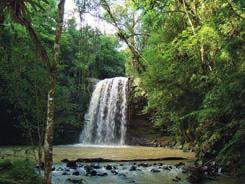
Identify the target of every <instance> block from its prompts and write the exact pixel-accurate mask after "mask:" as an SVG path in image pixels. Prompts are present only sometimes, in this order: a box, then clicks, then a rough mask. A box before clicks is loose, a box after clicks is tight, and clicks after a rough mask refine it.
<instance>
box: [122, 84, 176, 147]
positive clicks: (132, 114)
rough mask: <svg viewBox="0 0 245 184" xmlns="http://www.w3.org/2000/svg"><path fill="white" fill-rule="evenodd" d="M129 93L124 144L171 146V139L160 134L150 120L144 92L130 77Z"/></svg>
mask: <svg viewBox="0 0 245 184" xmlns="http://www.w3.org/2000/svg"><path fill="white" fill-rule="evenodd" d="M130 80H131V81H130V83H129V84H130V89H131V90H130V93H129V103H128V123H127V133H126V144H128V145H139V146H156V147H164V146H171V145H172V144H173V141H172V140H171V139H170V138H169V137H163V136H160V135H159V134H158V133H157V131H156V130H155V128H154V126H153V123H152V122H151V117H152V114H151V113H145V112H144V108H145V107H146V105H147V98H146V95H145V93H144V92H143V91H142V89H140V88H139V87H138V85H137V84H136V82H135V81H134V80H133V79H130Z"/></svg>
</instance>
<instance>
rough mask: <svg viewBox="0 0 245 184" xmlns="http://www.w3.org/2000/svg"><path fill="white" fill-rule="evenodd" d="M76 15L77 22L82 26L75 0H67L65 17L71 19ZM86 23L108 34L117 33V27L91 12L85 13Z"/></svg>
mask: <svg viewBox="0 0 245 184" xmlns="http://www.w3.org/2000/svg"><path fill="white" fill-rule="evenodd" d="M72 17H75V18H76V22H77V24H78V26H79V27H80V26H81V21H80V18H79V13H78V12H77V11H76V6H75V3H74V0H66V4H65V19H69V18H72ZM84 21H85V22H84V23H83V25H86V24H88V25H90V26H91V27H93V28H98V29H99V30H100V31H101V32H102V33H106V34H114V33H115V28H114V27H113V26H112V25H111V24H109V23H107V22H105V21H104V20H99V18H97V17H94V16H92V15H90V14H85V15H84Z"/></svg>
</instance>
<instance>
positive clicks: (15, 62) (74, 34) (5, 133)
mask: <svg viewBox="0 0 245 184" xmlns="http://www.w3.org/2000/svg"><path fill="white" fill-rule="evenodd" d="M36 2H39V1H25V2H24V3H26V4H28V3H30V4H32V3H34V4H33V6H35V8H33V7H32V6H28V16H31V19H32V26H33V28H34V29H35V31H36V32H37V33H38V35H39V36H40V38H41V40H42V42H43V44H44V46H45V48H46V49H47V51H48V54H51V53H52V50H51V49H52V47H53V42H54V36H53V35H54V27H55V16H56V1H54V0H49V1H48V4H47V3H45V2H44V1H40V3H41V5H42V7H43V8H44V10H42V11H36V9H38V6H37V5H36ZM9 17H10V14H9V12H7V11H6V12H4V23H3V26H2V25H1V27H0V29H1V30H0V34H1V36H0V55H1V56H2V57H1V58H0V102H1V104H4V105H2V106H1V107H0V114H1V117H2V121H1V123H0V127H1V128H0V144H36V143H37V142H38V141H39V142H42V139H43V134H44V127H45V122H46V100H47V84H48V82H47V80H48V79H47V72H46V71H47V70H46V68H45V66H44V65H43V64H42V63H41V62H40V60H39V59H38V57H37V56H36V55H35V54H34V53H35V52H33V49H34V47H33V45H32V42H31V41H30V39H29V36H28V34H27V32H26V30H25V29H24V28H23V27H22V26H20V25H18V24H15V23H14V22H13V21H12V19H10V18H9ZM0 24H1V23H0ZM118 47H119V43H118V41H117V40H116V39H115V38H114V37H112V36H106V35H103V34H102V33H100V31H98V30H96V29H93V28H91V27H89V26H85V27H83V28H81V29H80V30H79V29H78V26H77V24H76V20H75V19H74V18H71V19H68V20H66V22H65V28H64V33H63V34H62V38H61V63H60V64H59V68H58V76H57V85H56V99H55V118H56V129H55V142H56V143H74V142H75V141H76V140H77V139H78V135H79V133H80V131H81V126H82V122H83V116H84V113H85V112H86V110H87V105H88V103H89V98H90V95H91V89H92V88H91V84H90V83H89V82H88V80H87V78H89V77H94V78H99V79H104V78H109V77H115V76H118V75H120V76H122V75H124V56H123V55H122V54H120V53H119V51H118V50H117V48H118ZM10 134H11V137H10V138H8V139H7V138H6V137H9V135H10Z"/></svg>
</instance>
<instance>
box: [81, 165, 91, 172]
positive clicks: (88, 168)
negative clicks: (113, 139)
mask: <svg viewBox="0 0 245 184" xmlns="http://www.w3.org/2000/svg"><path fill="white" fill-rule="evenodd" d="M83 168H84V170H85V171H86V172H87V173H89V172H90V171H92V170H94V168H93V167H91V166H90V165H85V166H84V167H83Z"/></svg>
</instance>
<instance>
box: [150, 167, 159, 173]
mask: <svg viewBox="0 0 245 184" xmlns="http://www.w3.org/2000/svg"><path fill="white" fill-rule="evenodd" d="M151 172H153V173H157V172H161V171H160V170H159V169H156V168H153V169H151Z"/></svg>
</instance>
